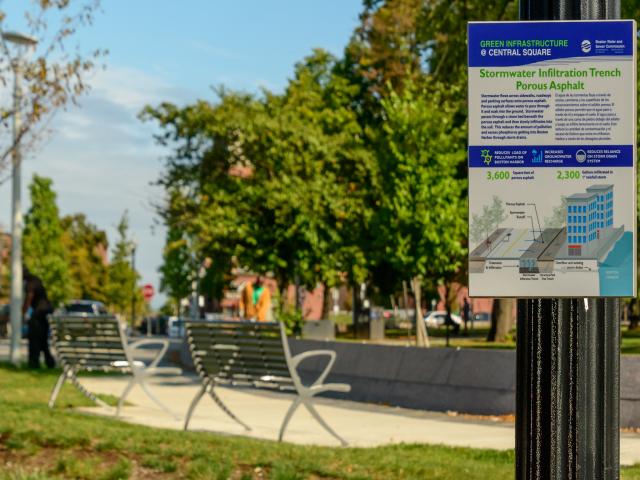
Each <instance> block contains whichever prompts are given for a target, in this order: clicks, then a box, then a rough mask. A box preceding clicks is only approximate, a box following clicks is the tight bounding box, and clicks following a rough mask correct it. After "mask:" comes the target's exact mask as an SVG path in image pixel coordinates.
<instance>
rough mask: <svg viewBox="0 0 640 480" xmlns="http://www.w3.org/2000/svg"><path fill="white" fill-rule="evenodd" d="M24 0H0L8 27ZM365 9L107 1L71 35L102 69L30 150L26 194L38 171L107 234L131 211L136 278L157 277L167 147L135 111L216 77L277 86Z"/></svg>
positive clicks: (205, 87) (346, 1) (341, 39)
mask: <svg viewBox="0 0 640 480" xmlns="http://www.w3.org/2000/svg"><path fill="white" fill-rule="evenodd" d="M26 3H27V2H25V1H24V0H5V1H2V0H0V8H1V9H3V10H4V11H5V12H7V18H6V20H5V25H4V28H5V29H7V30H13V29H19V28H20V26H21V24H22V21H21V19H20V16H21V10H20V9H22V8H24V7H23V6H24V5H25V4H26ZM360 11H361V0H286V1H285V0H268V1H265V0H261V1H260V0H226V1H222V0H209V1H205V0H183V1H181V2H176V1H175V0H155V1H152V0H127V1H125V0H110V1H109V0H103V3H102V12H101V13H99V14H98V15H97V17H96V20H95V23H94V25H93V26H92V27H90V28H89V29H86V30H83V31H81V32H79V33H78V37H77V38H78V41H79V43H80V45H81V47H82V48H92V49H93V48H98V47H99V48H106V49H108V50H109V55H108V56H107V57H106V59H105V62H104V63H105V66H106V69H105V70H104V71H98V72H96V73H94V74H93V75H92V77H91V79H90V84H91V85H92V90H91V92H90V93H89V94H88V95H86V96H84V97H83V98H82V99H81V101H80V106H79V107H71V108H69V109H68V110H67V111H66V112H61V113H59V114H57V115H56V116H55V118H54V120H53V121H52V122H51V124H50V130H51V131H50V132H48V133H47V135H46V138H45V140H43V141H41V142H40V143H39V144H38V145H37V148H35V149H33V150H32V151H30V152H28V153H27V158H26V160H25V164H24V173H23V178H24V185H23V196H24V198H25V199H26V197H27V183H28V181H29V179H30V178H31V176H32V175H33V173H34V172H37V173H39V174H41V175H46V176H49V177H51V178H53V181H54V188H55V189H56V191H57V193H58V204H59V206H60V210H61V213H62V214H68V213H75V212H83V213H86V214H87V216H88V218H89V220H90V221H92V222H94V223H96V224H97V225H98V226H99V227H100V228H103V229H106V230H107V231H108V233H109V238H110V239H111V240H113V239H114V238H115V228H114V227H115V225H116V223H117V222H118V219H119V218H120V216H121V215H122V212H123V211H124V210H125V209H128V210H129V214H130V220H131V227H132V232H133V235H134V236H135V239H136V241H137V242H138V244H139V247H138V256H137V267H138V269H139V271H140V273H141V275H142V281H143V282H144V283H147V282H148V283H152V284H154V286H156V287H158V286H159V275H158V273H157V269H158V267H159V265H160V263H161V255H162V247H163V243H164V230H163V229H162V227H161V226H158V225H157V221H156V219H155V215H154V213H153V209H152V207H151V206H150V205H151V204H152V203H153V202H157V201H159V200H161V198H162V196H161V195H162V192H161V191H160V190H159V189H157V188H156V187H153V186H151V185H150V183H151V182H153V181H154V180H155V179H156V178H157V177H158V175H159V173H160V171H161V169H162V156H163V155H164V154H165V153H166V152H165V151H163V150H162V149H161V148H159V147H158V146H156V145H154V143H153V139H152V134H153V132H154V130H153V126H152V125H145V124H142V123H141V122H139V121H138V120H137V118H136V115H137V113H138V112H139V111H140V109H141V108H142V107H143V106H144V105H146V104H152V105H153V104H157V103H159V102H161V101H170V102H174V103H178V104H185V103H188V102H191V101H193V100H195V99H197V98H208V99H213V98H214V97H213V95H212V92H211V86H215V85H221V84H224V85H225V86H227V87H228V88H232V89H240V90H248V91H258V90H259V88H260V87H266V88H268V89H271V90H275V91H281V90H282V89H283V88H284V86H285V85H286V82H287V78H289V77H290V75H291V74H292V72H293V65H294V64H295V63H296V62H297V61H299V60H301V59H302V58H304V57H305V56H306V55H308V54H309V53H310V52H311V50H312V49H313V48H316V47H321V48H324V49H326V50H329V51H330V52H332V53H334V54H336V55H340V54H341V53H342V50H343V48H344V46H345V45H346V44H347V42H348V40H349V38H350V36H351V34H352V32H353V29H354V28H355V27H356V25H357V23H358V14H359V13H360ZM0 98H6V93H3V94H2V95H1V96H0ZM10 198H11V192H10V188H9V185H8V184H4V185H1V186H0V223H1V224H2V225H4V226H5V227H6V226H8V225H9V218H10ZM26 203H27V205H26V207H28V201H27V202H26ZM162 300H163V299H162V298H161V297H160V298H159V297H156V299H155V300H154V302H153V303H154V305H155V306H159V305H160V304H161V303H162Z"/></svg>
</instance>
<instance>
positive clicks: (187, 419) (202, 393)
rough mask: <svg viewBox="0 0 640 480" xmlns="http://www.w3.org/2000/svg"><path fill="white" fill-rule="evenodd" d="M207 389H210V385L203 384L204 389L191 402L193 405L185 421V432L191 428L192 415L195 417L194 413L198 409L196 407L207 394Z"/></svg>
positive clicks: (201, 388) (190, 406)
mask: <svg viewBox="0 0 640 480" xmlns="http://www.w3.org/2000/svg"><path fill="white" fill-rule="evenodd" d="M207 388H209V384H208V383H205V384H203V385H202V387H200V390H199V391H198V393H196V396H195V397H193V400H191V405H189V410H188V411H187V416H186V417H185V419H184V430H186V429H187V428H189V421H191V415H193V411H194V410H195V409H196V405H198V402H200V399H201V398H202V396H203V395H204V394H205V393H206V392H207Z"/></svg>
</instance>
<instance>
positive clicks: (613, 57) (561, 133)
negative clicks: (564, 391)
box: [469, 20, 637, 297]
mask: <svg viewBox="0 0 640 480" xmlns="http://www.w3.org/2000/svg"><path fill="white" fill-rule="evenodd" d="M635 42H636V25H635V22H634V21H632V20H622V21H572V22H478V23H470V24H469V292H470V295H471V296H476V297H484V296H487V297H628V296H635V292H636V170H635V164H636V162H635V157H636V94H637V93H636V43H635Z"/></svg>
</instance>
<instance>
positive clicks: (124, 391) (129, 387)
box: [116, 378, 136, 417]
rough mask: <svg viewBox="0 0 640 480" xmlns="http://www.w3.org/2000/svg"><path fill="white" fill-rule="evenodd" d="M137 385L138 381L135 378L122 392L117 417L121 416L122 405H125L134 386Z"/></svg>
mask: <svg viewBox="0 0 640 480" xmlns="http://www.w3.org/2000/svg"><path fill="white" fill-rule="evenodd" d="M135 384H136V380H135V378H132V379H131V380H130V381H129V383H128V384H127V386H126V387H124V390H123V391H122V394H121V395H120V399H119V400H118V407H117V408H116V417H119V416H120V410H121V409H122V405H124V401H125V399H126V398H127V396H128V395H129V393H130V392H131V389H132V388H133V386H134V385H135Z"/></svg>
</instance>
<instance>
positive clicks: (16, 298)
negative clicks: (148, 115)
mask: <svg viewBox="0 0 640 480" xmlns="http://www.w3.org/2000/svg"><path fill="white" fill-rule="evenodd" d="M2 39H3V40H4V41H6V42H8V43H13V44H15V45H17V46H18V47H19V49H20V47H27V48H28V47H33V46H35V45H36V43H37V41H36V40H35V39H34V38H32V37H29V36H26V35H22V34H19V33H13V32H3V33H2ZM21 53H22V52H20V51H19V54H18V56H17V57H16V58H15V59H14V60H13V61H12V66H13V74H14V77H15V78H14V89H13V149H12V198H11V205H12V207H11V310H10V312H11V313H10V319H11V346H10V350H9V360H10V362H11V363H13V364H14V365H18V364H19V363H20V339H21V337H22V303H23V291H22V290H23V286H22V230H23V226H24V225H23V218H22V195H21V185H22V165H21V164H22V157H21V153H20V130H21V128H22V125H21V118H20V106H21V103H22V89H21V81H22V55H21Z"/></svg>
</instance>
